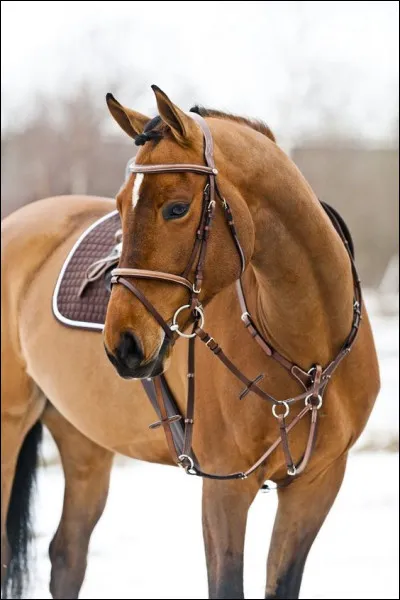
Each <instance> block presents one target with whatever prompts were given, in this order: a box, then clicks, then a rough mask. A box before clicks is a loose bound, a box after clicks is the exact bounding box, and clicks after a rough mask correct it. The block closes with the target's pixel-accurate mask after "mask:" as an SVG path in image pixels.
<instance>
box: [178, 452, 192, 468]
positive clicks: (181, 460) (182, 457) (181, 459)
mask: <svg viewBox="0 0 400 600" xmlns="http://www.w3.org/2000/svg"><path fill="white" fill-rule="evenodd" d="M178 460H179V461H180V462H179V466H180V467H182V469H185V471H192V470H193V469H194V462H193V458H191V457H190V456H188V455H187V454H180V455H179V456H178ZM184 460H188V461H189V466H188V467H184V466H183V464H182V463H183V461H184Z"/></svg>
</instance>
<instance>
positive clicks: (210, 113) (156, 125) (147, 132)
mask: <svg viewBox="0 0 400 600" xmlns="http://www.w3.org/2000/svg"><path fill="white" fill-rule="evenodd" d="M190 112H194V113H197V114H198V115H200V116H201V117H214V118H217V119H225V120H227V121H235V122H236V123H242V124H243V125H247V126H248V127H251V129H254V130H255V131H258V132H259V133H262V134H263V135H265V136H266V137H267V138H269V139H270V140H272V141H273V142H276V140H275V136H274V134H273V133H272V131H271V130H270V128H269V127H268V125H267V124H266V123H264V122H263V121H260V120H258V119H250V118H247V117H241V116H239V115H233V114H231V113H226V112H222V111H220V110H214V109H212V108H204V106H197V105H196V106H192V108H191V109H190ZM167 131H168V128H167V127H166V125H165V124H164V123H163V121H162V120H161V117H159V116H157V117H154V118H153V119H151V120H150V121H149V122H148V123H146V126H145V128H144V130H143V133H142V134H141V135H138V136H137V137H136V138H135V144H136V145H137V146H143V144H145V143H146V142H149V141H151V140H153V141H154V142H158V141H159V140H161V139H162V138H163V137H164V136H165V134H166V133H167Z"/></svg>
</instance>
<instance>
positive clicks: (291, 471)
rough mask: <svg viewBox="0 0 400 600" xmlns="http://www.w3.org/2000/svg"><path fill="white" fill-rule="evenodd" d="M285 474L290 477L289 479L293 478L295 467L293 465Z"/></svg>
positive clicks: (295, 471)
mask: <svg viewBox="0 0 400 600" xmlns="http://www.w3.org/2000/svg"><path fill="white" fill-rule="evenodd" d="M287 474H288V475H290V476H291V477H294V476H295V475H297V469H296V467H295V465H293V467H289V468H288V470H287Z"/></svg>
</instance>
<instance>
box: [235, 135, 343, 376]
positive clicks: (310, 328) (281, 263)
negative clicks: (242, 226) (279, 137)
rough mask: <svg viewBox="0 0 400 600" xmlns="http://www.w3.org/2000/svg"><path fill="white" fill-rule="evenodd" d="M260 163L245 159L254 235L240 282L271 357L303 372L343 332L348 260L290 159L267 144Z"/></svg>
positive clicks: (327, 353) (326, 355) (324, 357)
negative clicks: (282, 356) (250, 255)
mask: <svg viewBox="0 0 400 600" xmlns="http://www.w3.org/2000/svg"><path fill="white" fill-rule="evenodd" d="M260 157H261V158H260V162H257V160H256V159H255V157H254V154H253V157H252V167H253V169H254V171H255V172H254V171H253V174H252V175H251V176H250V177H249V181H248V186H247V190H251V193H250V196H249V198H248V205H249V208H250V211H251V213H252V216H253V221H254V225H255V234H256V240H255V251H254V255H253V258H252V261H251V263H250V265H249V268H248V269H247V273H246V275H245V278H244V282H245V287H246V291H247V294H248V296H249V304H250V306H251V310H252V311H253V315H254V316H255V319H256V321H257V324H258V325H259V327H260V328H261V330H262V332H263V334H264V335H265V337H266V338H267V339H268V340H269V341H270V342H271V343H272V344H273V345H274V346H275V348H276V349H277V350H279V351H281V352H282V353H283V354H286V355H288V356H289V358H291V359H292V360H294V361H296V362H298V364H300V365H303V366H305V367H308V366H309V365H311V364H312V363H314V362H316V361H318V362H321V363H322V364H326V363H327V362H329V360H331V359H332V358H333V357H334V356H335V354H336V353H337V352H338V350H339V348H340V347H341V345H342V343H343V342H344V340H345V338H346V336H347V335H348V333H349V331H350V326H351V320H352V314H353V313H352V302H353V281H352V275H351V269H350V262H349V258H348V255H347V252H346V250H345V248H344V245H343V243H342V241H341V240H340V238H339V236H338V235H337V233H336V231H335V230H334V228H333V226H332V224H331V222H330V220H329V218H328V217H327V216H326V214H325V212H324V210H323V208H322V207H321V205H320V203H319V201H318V199H317V198H316V197H315V195H314V193H313V192H312V190H311V188H310V186H309V185H308V184H307V182H306V181H305V179H304V178H303V176H302V175H301V173H300V172H299V171H298V169H297V168H296V167H295V165H294V164H293V163H292V162H291V161H290V159H289V158H288V157H287V156H286V155H285V154H284V153H283V152H282V151H281V150H280V149H279V148H278V147H277V146H275V145H274V144H271V143H270V142H268V152H267V154H266V153H265V152H264V153H262V154H260ZM261 173H262V174H263V175H262V176H261ZM255 182H256V183H255ZM255 187H256V189H254V188H255ZM243 193H244V195H245V197H246V191H245V190H244V191H243Z"/></svg>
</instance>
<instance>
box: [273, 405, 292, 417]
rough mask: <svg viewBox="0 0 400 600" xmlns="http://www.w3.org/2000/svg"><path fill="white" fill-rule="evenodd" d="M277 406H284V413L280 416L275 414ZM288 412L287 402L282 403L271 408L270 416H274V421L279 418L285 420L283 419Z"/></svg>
mask: <svg viewBox="0 0 400 600" xmlns="http://www.w3.org/2000/svg"><path fill="white" fill-rule="evenodd" d="M277 406H284V407H285V412H284V413H283V414H281V415H278V414H276V407H277ZM289 412H290V407H289V404H288V403H287V402H284V401H282V402H279V404H274V405H273V407H272V414H273V415H274V417H275V419H279V417H283V418H285V417H287V416H288V414H289Z"/></svg>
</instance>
